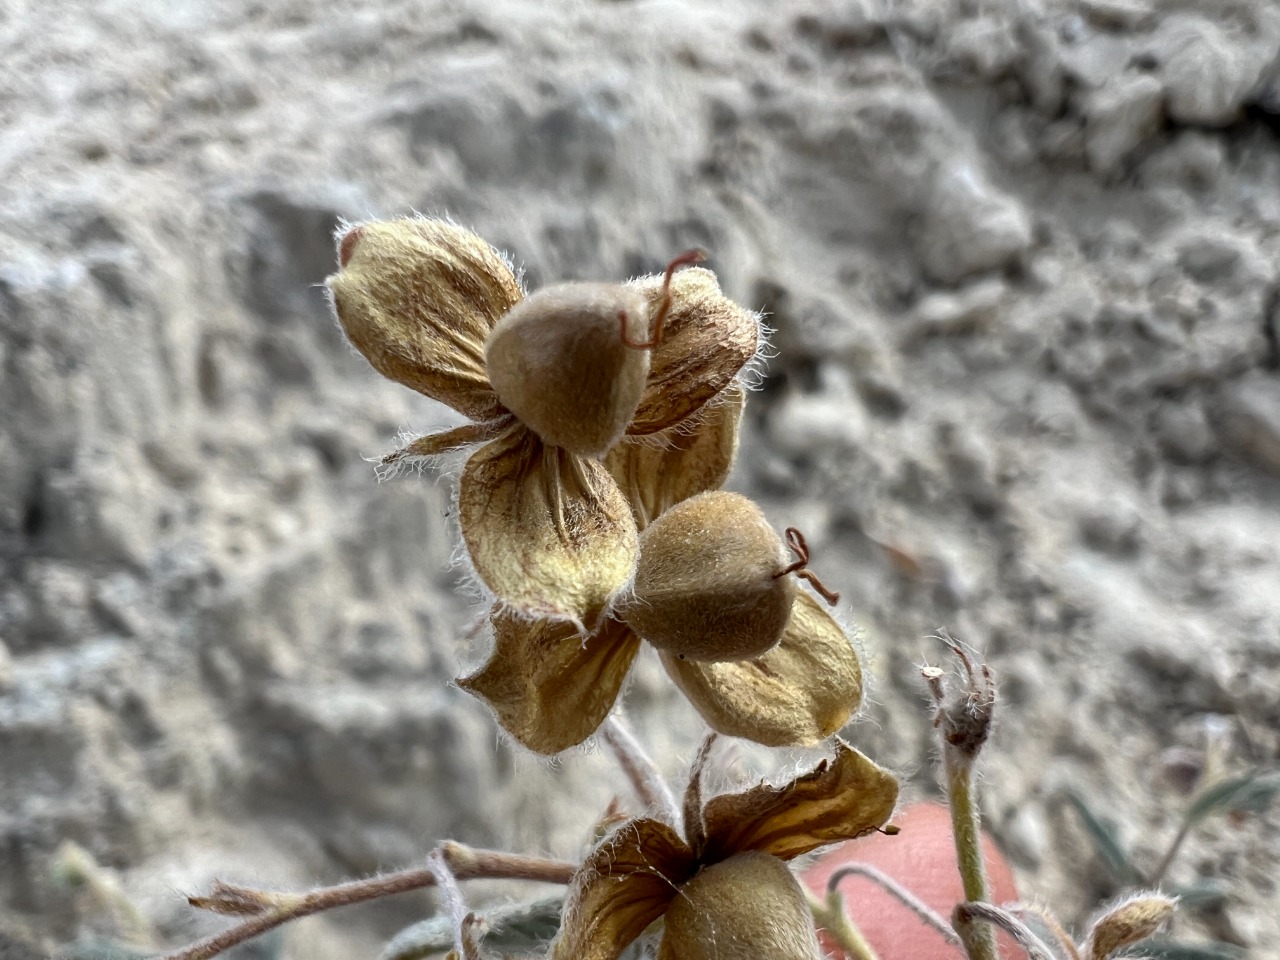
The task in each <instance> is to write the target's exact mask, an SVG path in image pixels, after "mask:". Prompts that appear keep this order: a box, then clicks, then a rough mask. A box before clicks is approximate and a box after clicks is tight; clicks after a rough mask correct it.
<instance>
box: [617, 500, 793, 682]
mask: <svg viewBox="0 0 1280 960" xmlns="http://www.w3.org/2000/svg"><path fill="white" fill-rule="evenodd" d="M787 565H788V564H787V556H786V550H785V547H784V546H783V543H782V539H781V538H780V537H779V536H778V535H777V533H775V532H774V530H773V527H771V526H770V525H769V522H768V521H767V520H766V519H765V517H764V514H763V513H761V512H760V508H759V507H757V506H756V505H755V504H754V503H752V502H751V501H750V500H748V499H747V498H746V497H744V496H741V495H740V494H736V493H727V492H725V491H723V490H716V491H712V492H710V493H702V494H699V495H698V496H696V497H690V498H689V499H688V500H685V501H683V502H682V503H678V504H676V505H675V506H674V507H672V508H671V509H670V510H668V511H667V512H666V513H664V514H662V516H660V517H659V518H658V519H657V520H655V521H654V522H653V523H652V524H650V526H649V527H648V528H646V529H645V531H644V533H643V534H642V535H641V538H640V561H639V563H638V564H637V566H636V576H635V587H634V596H633V598H632V599H631V600H629V601H628V602H627V604H626V605H625V607H624V608H623V610H622V611H621V612H622V616H623V618H624V619H625V620H626V621H627V624H628V625H629V626H630V627H631V628H632V629H633V630H635V631H636V633H638V634H640V636H642V637H644V638H645V639H646V640H648V641H649V642H650V643H652V644H653V645H654V646H655V647H657V648H658V649H660V650H665V651H669V652H671V653H675V654H678V655H680V656H683V657H687V658H689V659H691V660H710V661H717V660H747V659H751V658H753V657H758V656H760V655H761V654H763V653H766V652H767V651H769V650H770V649H772V648H773V647H774V646H775V645H776V644H777V643H778V641H779V640H780V639H781V638H782V631H783V629H784V628H785V627H786V625H787V620H788V619H789V618H790V616H791V605H792V603H793V602H794V600H795V595H796V582H795V579H794V578H793V577H789V576H780V575H779V574H781V573H782V571H784V570H786V569H787Z"/></svg>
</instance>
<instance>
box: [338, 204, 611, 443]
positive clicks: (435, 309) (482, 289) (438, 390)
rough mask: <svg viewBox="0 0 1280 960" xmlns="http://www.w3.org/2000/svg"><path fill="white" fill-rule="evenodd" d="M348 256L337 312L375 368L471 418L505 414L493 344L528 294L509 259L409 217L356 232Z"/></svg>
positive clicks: (468, 236)
mask: <svg viewBox="0 0 1280 960" xmlns="http://www.w3.org/2000/svg"><path fill="white" fill-rule="evenodd" d="M339 258H340V259H339V262H340V264H341V267H342V269H341V270H339V271H338V273H336V274H334V275H333V276H331V277H329V279H328V281H327V284H328V287H329V290H330V292H331V294H332V296H333V305H334V310H335V311H336V313H337V315H338V322H339V324H341V326H342V329H343V331H344V332H345V333H346V335H347V336H348V337H349V338H350V340H351V343H352V344H353V345H354V346H355V348H356V349H357V350H359V351H360V352H361V353H362V354H364V356H365V358H366V359H367V360H368V361H369V363H370V364H372V365H373V368H374V369H375V370H377V371H378V372H379V373H380V374H382V375H383V376H384V377H387V378H389V379H391V380H395V381H397V382H398V383H402V384H404V385H405V386H406V387H410V388H411V389H413V390H416V391H418V392H419V393H423V394H426V395H427V396H428V397H431V398H432V399H434V400H439V401H440V402H442V403H447V404H448V405H449V406H451V407H453V408H454V409H455V410H457V411H459V412H460V413H463V414H465V415H466V416H467V417H469V418H471V419H472V420H479V421H483V420H491V419H493V418H495V417H498V416H501V415H502V414H503V413H504V412H505V411H504V410H503V408H502V405H501V404H500V403H499V401H498V397H497V396H496V395H495V393H494V391H493V389H492V387H491V386H490V385H489V382H488V378H487V377H486V376H485V370H484V344H485V340H486V338H487V337H488V336H489V331H491V330H492V329H493V327H494V326H495V325H496V324H497V323H498V321H499V319H501V318H502V316H503V315H504V314H506V313H507V311H509V310H510V309H511V308H512V307H514V306H515V305H516V304H517V303H519V302H520V300H521V298H522V297H523V296H524V291H522V290H521V289H520V283H519V281H518V280H517V279H516V276H515V274H514V273H513V272H512V270H511V267H510V266H509V265H508V264H507V261H506V260H505V259H504V258H503V256H502V254H500V253H499V252H498V251H497V250H495V249H494V248H493V247H491V246H489V244H487V243H485V242H484V241H483V240H481V239H480V238H479V237H478V236H476V235H475V234H474V233H472V232H471V231H470V230H466V229H464V228H462V227H459V226H456V225H455V224H452V223H448V222H447V221H444V220H428V219H426V218H423V217H402V218H399V219H396V220H387V221H381V222H371V223H363V224H360V225H359V226H356V227H353V228H351V229H350V230H349V231H348V232H347V233H346V234H345V235H344V236H343V237H342V240H341V242H340V247H339ZM615 324H616V321H615Z"/></svg>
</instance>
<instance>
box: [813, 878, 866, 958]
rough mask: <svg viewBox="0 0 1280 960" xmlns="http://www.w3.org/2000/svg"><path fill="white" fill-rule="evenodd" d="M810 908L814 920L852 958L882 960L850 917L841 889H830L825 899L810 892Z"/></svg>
mask: <svg viewBox="0 0 1280 960" xmlns="http://www.w3.org/2000/svg"><path fill="white" fill-rule="evenodd" d="M809 909H810V911H812V913H813V922H814V923H815V924H816V925H817V926H819V927H821V928H822V929H823V930H825V931H826V932H827V933H828V934H829V935H830V936H831V939H832V940H834V941H835V942H836V943H838V944H839V945H840V949H841V950H843V951H844V952H845V954H846V955H848V956H849V957H850V958H851V960H880V958H879V957H877V956H876V952H875V951H874V950H873V949H871V944H869V943H867V938H866V937H864V936H863V935H862V931H861V930H859V929H858V928H857V926H856V925H855V924H854V922H853V921H852V920H851V919H850V918H849V914H848V913H847V912H846V911H845V908H844V897H842V896H841V895H840V891H839V890H828V891H827V899H826V900H825V901H822V900H819V899H818V898H817V897H815V896H814V895H813V894H809Z"/></svg>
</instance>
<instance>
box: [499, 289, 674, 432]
mask: <svg viewBox="0 0 1280 960" xmlns="http://www.w3.org/2000/svg"><path fill="white" fill-rule="evenodd" d="M648 327H649V301H648V299H647V298H646V297H645V296H644V294H643V293H642V292H641V291H640V290H639V289H637V288H636V287H634V286H624V285H622V284H608V283H567V284H561V285H559V286H555V287H548V288H546V289H545V290H540V291H538V292H537V293H535V294H533V295H531V296H529V297H527V298H526V299H525V300H523V301H521V302H520V303H519V304H517V305H516V306H515V307H514V308H513V309H512V310H511V311H510V312H509V313H507V315H506V316H504V317H503V318H502V320H501V321H500V322H499V323H498V325H497V326H496V327H495V328H494V330H493V333H492V334H491V335H490V336H489V341H488V344H487V345H486V347H485V366H486V369H487V371H488V376H489V382H490V383H491V384H492V385H493V389H494V390H495V391H496V392H497V394H498V397H499V399H500V400H501V401H502V403H503V404H504V405H505V406H506V407H507V409H509V410H510V411H511V412H512V413H514V414H515V415H516V416H517V417H519V418H520V420H521V421H523V422H524V424H525V425H526V426H528V427H529V429H530V430H532V431H533V432H534V433H536V434H538V436H539V437H541V438H542V440H543V441H544V442H546V443H549V444H551V445H552V446H556V447H562V448H563V449H565V450H569V451H571V452H573V453H577V454H580V455H582V456H589V457H600V456H603V455H604V454H605V452H606V451H608V449H609V448H610V447H612V446H613V445H614V444H615V443H617V442H618V441H619V440H620V439H621V438H622V436H623V434H625V433H626V430H627V426H628V424H630V423H631V419H632V417H633V416H634V415H635V412H636V407H637V406H638V405H639V403H640V398H641V396H642V395H643V394H644V388H645V383H646V381H647V379H648V376H649V355H650V354H649V350H648V349H636V348H634V347H631V346H628V345H627V344H626V343H625V342H624V334H625V337H626V339H628V340H632V341H636V340H644V339H645V338H646V337H647V336H648V332H649V331H648Z"/></svg>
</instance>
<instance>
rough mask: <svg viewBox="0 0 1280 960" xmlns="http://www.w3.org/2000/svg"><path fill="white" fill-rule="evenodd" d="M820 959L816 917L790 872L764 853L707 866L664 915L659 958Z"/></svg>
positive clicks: (730, 959)
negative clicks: (815, 924) (814, 923)
mask: <svg viewBox="0 0 1280 960" xmlns="http://www.w3.org/2000/svg"><path fill="white" fill-rule="evenodd" d="M765 957H767V958H769V960H820V958H821V957H822V953H821V952H820V950H819V948H818V939H817V936H816V935H815V933H814V927H813V915H812V914H811V913H810V912H809V905H808V903H807V902H806V900H805V895H804V892H803V891H802V890H801V888H800V884H799V883H798V882H797V881H796V878H795V877H794V876H792V874H791V871H790V870H788V869H787V865H786V864H784V863H783V862H782V861H781V860H779V859H778V858H777V857H771V856H769V855H768V854H766V853H740V854H737V855H736V856H733V857H730V858H729V859H728V860H725V861H723V862H721V863H717V864H714V865H712V866H709V867H705V868H704V869H703V870H701V871H700V872H699V873H698V874H697V875H696V876H695V877H694V878H693V879H692V880H690V881H689V882H688V883H686V884H685V885H684V886H683V887H681V889H680V893H679V895H678V896H677V897H676V898H675V899H674V900H673V901H672V902H671V906H670V907H668V908H667V913H666V930H665V932H664V933H663V936H662V946H661V947H660V948H659V951H658V960H760V958H765Z"/></svg>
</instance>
